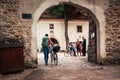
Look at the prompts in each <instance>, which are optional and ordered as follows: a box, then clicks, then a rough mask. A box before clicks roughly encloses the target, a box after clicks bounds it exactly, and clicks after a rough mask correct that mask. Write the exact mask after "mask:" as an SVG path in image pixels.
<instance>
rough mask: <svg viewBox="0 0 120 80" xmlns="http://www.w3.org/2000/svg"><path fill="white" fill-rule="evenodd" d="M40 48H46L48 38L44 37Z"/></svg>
mask: <svg viewBox="0 0 120 80" xmlns="http://www.w3.org/2000/svg"><path fill="white" fill-rule="evenodd" d="M42 46H43V47H48V37H44V38H43V39H42Z"/></svg>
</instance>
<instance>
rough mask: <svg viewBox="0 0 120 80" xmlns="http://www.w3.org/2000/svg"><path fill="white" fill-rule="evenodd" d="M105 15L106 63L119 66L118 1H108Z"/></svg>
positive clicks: (119, 24)
mask: <svg viewBox="0 0 120 80" xmlns="http://www.w3.org/2000/svg"><path fill="white" fill-rule="evenodd" d="M105 15H106V23H107V25H106V27H105V31H106V53H107V57H106V59H105V61H106V62H109V63H117V64H120V0H109V8H108V9H107V10H106V11H105Z"/></svg>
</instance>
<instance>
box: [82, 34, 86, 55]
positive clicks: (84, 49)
mask: <svg viewBox="0 0 120 80" xmlns="http://www.w3.org/2000/svg"><path fill="white" fill-rule="evenodd" d="M82 39H83V42H82V53H83V56H86V39H85V38H84V36H83V37H82Z"/></svg>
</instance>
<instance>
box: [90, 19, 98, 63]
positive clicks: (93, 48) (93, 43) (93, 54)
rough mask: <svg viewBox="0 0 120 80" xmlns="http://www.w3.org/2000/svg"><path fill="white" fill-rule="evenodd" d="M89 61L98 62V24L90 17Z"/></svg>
mask: <svg viewBox="0 0 120 80" xmlns="http://www.w3.org/2000/svg"><path fill="white" fill-rule="evenodd" d="M88 61H91V62H97V35H96V24H95V21H94V20H93V19H92V17H89V45H88Z"/></svg>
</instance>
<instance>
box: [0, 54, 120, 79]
mask: <svg viewBox="0 0 120 80" xmlns="http://www.w3.org/2000/svg"><path fill="white" fill-rule="evenodd" d="M58 56H59V64H58V65H57V66H56V65H54V64H53V63H50V60H49V64H48V65H47V66H45V65H44V59H43V54H42V53H39V54H38V63H39V66H38V68H36V69H26V70H24V71H23V72H20V73H14V74H7V75H2V74H1V75H0V80H120V66H119V65H96V64H93V63H89V62H88V61H87V56H86V57H83V56H77V57H74V56H72V57H71V56H69V55H66V56H64V54H63V53H59V54H58ZM49 59H50V58H49Z"/></svg>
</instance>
